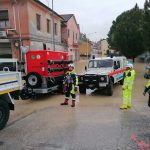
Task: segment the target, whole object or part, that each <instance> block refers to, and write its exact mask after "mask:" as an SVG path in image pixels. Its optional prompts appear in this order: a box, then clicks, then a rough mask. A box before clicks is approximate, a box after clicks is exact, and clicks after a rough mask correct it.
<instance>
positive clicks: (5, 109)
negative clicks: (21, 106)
mask: <svg viewBox="0 0 150 150" xmlns="http://www.w3.org/2000/svg"><path fill="white" fill-rule="evenodd" d="M9 113H10V111H9V106H8V103H7V102H5V101H4V100H0V130H2V129H3V128H4V127H5V126H6V123H7V121H8V119H9Z"/></svg>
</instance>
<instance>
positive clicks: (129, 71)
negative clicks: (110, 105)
mask: <svg viewBox="0 0 150 150" xmlns="http://www.w3.org/2000/svg"><path fill="white" fill-rule="evenodd" d="M123 76H124V82H123V86H122V90H123V105H121V106H120V109H127V108H131V106H132V102H131V98H132V89H133V83H134V77H135V70H134V69H133V65H132V64H127V66H126V72H124V75H123Z"/></svg>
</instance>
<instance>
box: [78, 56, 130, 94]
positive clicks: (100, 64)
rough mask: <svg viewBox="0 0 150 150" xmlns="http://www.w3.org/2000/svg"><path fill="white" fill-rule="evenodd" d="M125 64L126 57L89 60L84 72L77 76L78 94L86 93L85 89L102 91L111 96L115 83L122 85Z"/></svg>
mask: <svg viewBox="0 0 150 150" xmlns="http://www.w3.org/2000/svg"><path fill="white" fill-rule="evenodd" d="M126 64H127V60H126V57H113V58H111V57H101V58H95V59H91V60H90V61H89V63H88V66H87V67H86V69H85V72H84V73H83V74H80V75H79V88H80V92H81V93H86V89H92V90H93V89H97V90H101V89H104V90H105V92H106V93H107V95H109V96H111V95H113V85H114V84H116V83H117V82H120V83H121V84H123V73H124V72H125V70H126V68H125V66H126Z"/></svg>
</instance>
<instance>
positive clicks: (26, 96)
mask: <svg viewBox="0 0 150 150" xmlns="http://www.w3.org/2000/svg"><path fill="white" fill-rule="evenodd" d="M20 97H21V99H22V100H27V99H30V98H31V93H29V90H28V88H27V87H24V88H23V89H22V90H21V91H20Z"/></svg>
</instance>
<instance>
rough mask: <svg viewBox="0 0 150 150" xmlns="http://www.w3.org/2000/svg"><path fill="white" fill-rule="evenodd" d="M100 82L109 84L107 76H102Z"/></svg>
mask: <svg viewBox="0 0 150 150" xmlns="http://www.w3.org/2000/svg"><path fill="white" fill-rule="evenodd" d="M99 81H100V82H107V76H100V77H99Z"/></svg>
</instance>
